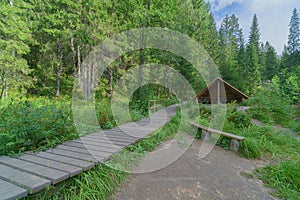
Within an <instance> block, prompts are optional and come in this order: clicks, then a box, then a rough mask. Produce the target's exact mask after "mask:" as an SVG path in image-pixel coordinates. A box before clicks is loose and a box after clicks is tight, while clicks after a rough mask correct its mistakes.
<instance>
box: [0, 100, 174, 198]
mask: <svg viewBox="0 0 300 200" xmlns="http://www.w3.org/2000/svg"><path fill="white" fill-rule="evenodd" d="M176 107H177V106H175V105H173V106H169V107H167V108H165V109H163V110H159V111H157V112H156V113H154V114H152V115H151V118H146V119H142V120H141V121H139V122H135V123H134V122H131V123H127V124H123V125H120V126H118V127H115V128H113V129H110V130H104V131H101V132H99V133H91V134H89V135H86V136H84V137H81V138H79V139H75V140H71V141H67V142H65V143H63V144H61V145H58V146H57V147H55V148H53V149H49V150H47V151H45V152H38V153H33V152H26V153H24V154H23V155H21V156H20V157H18V158H10V157H7V156H0V200H14V199H20V198H23V197H25V196H26V195H28V194H33V193H36V192H39V191H41V190H42V189H44V188H45V187H47V186H49V185H51V184H57V183H59V182H61V181H63V180H66V179H68V178H69V177H72V176H75V175H77V174H79V173H80V172H82V171H86V170H89V169H91V168H93V167H94V166H95V165H97V164H99V163H101V162H104V161H106V160H108V159H109V158H110V157H111V156H112V155H113V154H115V153H118V152H119V151H121V150H122V149H124V148H125V147H126V146H128V145H131V144H134V143H135V142H136V141H138V140H140V139H142V138H145V137H147V136H148V135H149V134H150V133H152V132H153V131H155V130H157V129H158V128H160V127H162V126H164V125H165V124H166V123H167V122H169V121H170V119H171V117H172V116H173V115H175V114H176ZM165 115H166V119H165V118H163V116H165ZM150 122H151V124H149V123H150Z"/></svg>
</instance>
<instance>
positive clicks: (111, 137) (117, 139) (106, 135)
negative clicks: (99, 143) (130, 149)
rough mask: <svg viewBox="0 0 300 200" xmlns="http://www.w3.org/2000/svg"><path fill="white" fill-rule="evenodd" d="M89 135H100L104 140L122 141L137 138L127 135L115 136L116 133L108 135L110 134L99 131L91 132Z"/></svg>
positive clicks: (131, 140)
mask: <svg viewBox="0 0 300 200" xmlns="http://www.w3.org/2000/svg"><path fill="white" fill-rule="evenodd" d="M89 136H96V137H100V138H103V139H106V140H109V141H110V140H112V141H122V142H135V141H136V140H137V139H138V138H130V137H129V136H127V137H124V136H123V137H122V136H120V137H119V136H116V135H110V134H105V135H104V134H101V133H93V134H90V135H89Z"/></svg>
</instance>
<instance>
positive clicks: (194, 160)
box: [113, 140, 274, 200]
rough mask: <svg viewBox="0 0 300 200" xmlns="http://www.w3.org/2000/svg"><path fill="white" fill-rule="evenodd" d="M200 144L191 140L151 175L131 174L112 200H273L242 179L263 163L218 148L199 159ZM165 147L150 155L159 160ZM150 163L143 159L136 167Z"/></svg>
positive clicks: (258, 185) (257, 184) (255, 183)
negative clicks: (157, 157)
mask: <svg viewBox="0 0 300 200" xmlns="http://www.w3.org/2000/svg"><path fill="white" fill-rule="evenodd" d="M201 144H202V143H201V141H200V140H194V141H193V143H192V145H191V146H190V147H189V148H188V150H187V151H186V152H185V153H184V154H183V155H182V156H181V157H180V158H179V159H178V160H177V161H175V162H173V163H172V164H171V165H169V166H168V167H165V168H163V169H161V170H158V171H155V172H151V173H145V174H133V175H132V176H131V178H130V179H129V180H128V181H127V182H126V183H125V184H124V185H123V186H122V187H121V189H120V191H119V192H118V193H117V194H116V195H115V196H114V197H113V199H116V200H126V199H133V200H136V199H151V200H152V199H164V200H168V199H170V200H171V199H172V200H173V199H180V200H181V199H198V200H199V199H201V200H202V199H207V200H223V199H228V200H235V199H236V200H241V199H249V200H255V199H257V200H258V199H259V200H271V199H274V198H273V197H271V196H270V195H269V194H268V192H267V190H266V188H264V187H263V186H262V183H261V182H259V181H258V180H256V179H253V178H247V176H246V175H245V172H251V171H252V170H253V169H255V168H257V167H260V166H262V165H263V163H261V162H260V161H253V160H247V159H243V158H241V157H239V156H238V155H236V154H234V153H233V152H230V151H226V150H224V149H222V148H220V147H218V146H215V147H214V149H213V150H212V152H211V153H210V154H209V155H208V156H207V157H206V158H204V159H199V157H198V152H199V148H200V146H201ZM166 145H169V144H167V143H164V144H162V145H160V147H159V148H158V149H157V150H156V151H154V152H152V153H150V154H154V155H155V154H159V157H163V155H161V152H162V151H161V149H164V148H165V146H166ZM177 146H178V145H177ZM168 148H169V147H168ZM151 162H153V161H151ZM151 162H149V158H148V157H147V156H146V158H145V159H144V160H143V161H142V163H141V164H140V166H143V165H146V164H147V165H148V164H149V163H151ZM140 166H139V167H140ZM243 174H244V175H243Z"/></svg>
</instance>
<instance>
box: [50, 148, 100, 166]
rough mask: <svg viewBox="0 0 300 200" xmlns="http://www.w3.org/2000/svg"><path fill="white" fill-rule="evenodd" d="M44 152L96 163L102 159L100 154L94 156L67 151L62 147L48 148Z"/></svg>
mask: <svg viewBox="0 0 300 200" xmlns="http://www.w3.org/2000/svg"><path fill="white" fill-rule="evenodd" d="M46 152H47V153H52V154H57V155H61V156H65V157H70V158H76V159H81V160H85V161H88V162H94V163H96V164H98V163H100V162H101V161H102V160H103V159H104V158H103V157H102V156H95V155H92V154H86V153H79V152H74V151H68V150H64V149H49V150H47V151H46Z"/></svg>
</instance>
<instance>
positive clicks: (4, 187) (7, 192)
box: [0, 179, 27, 200]
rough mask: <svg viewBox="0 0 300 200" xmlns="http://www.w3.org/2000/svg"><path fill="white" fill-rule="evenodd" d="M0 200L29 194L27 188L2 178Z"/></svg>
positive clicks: (19, 197) (12, 199)
mask: <svg viewBox="0 0 300 200" xmlns="http://www.w3.org/2000/svg"><path fill="white" fill-rule="evenodd" d="M0 188H1V190H0V200H15V199H21V198H23V197H25V196H26V195H27V190H25V189H23V188H20V187H18V186H16V185H14V184H12V183H8V182H6V181H3V180H1V179H0Z"/></svg>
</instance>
